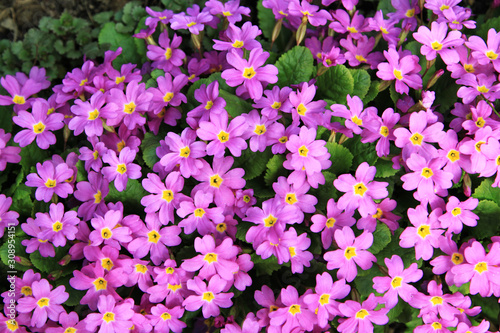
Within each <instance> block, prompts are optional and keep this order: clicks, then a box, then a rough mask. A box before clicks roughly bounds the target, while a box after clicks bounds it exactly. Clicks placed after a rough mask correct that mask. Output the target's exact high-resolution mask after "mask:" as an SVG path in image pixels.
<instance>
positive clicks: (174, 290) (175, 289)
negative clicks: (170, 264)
mask: <svg viewBox="0 0 500 333" xmlns="http://www.w3.org/2000/svg"><path fill="white" fill-rule="evenodd" d="M181 288H182V286H181V285H180V284H170V283H169V284H168V285H167V289H170V290H172V291H173V292H176V291H177V290H179V289H181Z"/></svg>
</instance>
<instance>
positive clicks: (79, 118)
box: [68, 90, 106, 137]
mask: <svg viewBox="0 0 500 333" xmlns="http://www.w3.org/2000/svg"><path fill="white" fill-rule="evenodd" d="M105 102H106V95H104V94H103V93H102V92H101V91H100V90H98V91H97V92H96V93H95V94H93V95H92V97H90V101H88V102H83V101H82V100H80V99H76V100H75V105H73V106H72V107H71V112H72V113H73V114H74V117H73V118H72V119H71V120H70V121H69V124H68V127H69V129H70V130H73V131H74V133H75V135H80V134H81V133H82V132H83V131H84V130H85V134H86V135H87V136H88V137H91V136H101V135H102V131H103V126H102V123H103V119H102V118H101V116H100V114H101V108H102V107H103V105H104V103H105Z"/></svg>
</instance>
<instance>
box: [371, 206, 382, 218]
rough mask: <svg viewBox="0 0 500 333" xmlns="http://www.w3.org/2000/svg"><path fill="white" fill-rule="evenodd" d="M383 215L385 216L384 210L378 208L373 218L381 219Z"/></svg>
mask: <svg viewBox="0 0 500 333" xmlns="http://www.w3.org/2000/svg"><path fill="white" fill-rule="evenodd" d="M383 215H384V212H383V211H382V209H380V208H377V212H376V213H375V214H373V215H372V217H373V218H374V219H380V218H381V217H382V216H383Z"/></svg>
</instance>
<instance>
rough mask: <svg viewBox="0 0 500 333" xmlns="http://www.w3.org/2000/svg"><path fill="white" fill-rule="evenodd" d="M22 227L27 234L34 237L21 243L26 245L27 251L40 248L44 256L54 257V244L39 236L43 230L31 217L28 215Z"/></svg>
mask: <svg viewBox="0 0 500 333" xmlns="http://www.w3.org/2000/svg"><path fill="white" fill-rule="evenodd" d="M21 229H23V231H24V232H25V233H26V234H27V235H29V236H32V237H33V238H31V239H24V240H22V241H21V244H22V245H24V246H26V253H33V252H35V251H36V250H38V251H39V252H40V255H41V256H42V257H54V256H55V255H56V252H55V250H54V245H52V243H49V242H48V240H47V239H43V238H39V237H38V236H39V235H40V233H41V232H42V230H41V229H40V227H39V226H38V224H37V223H36V222H35V220H33V219H32V218H31V217H28V219H27V220H26V223H23V224H21Z"/></svg>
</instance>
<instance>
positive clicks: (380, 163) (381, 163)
mask: <svg viewBox="0 0 500 333" xmlns="http://www.w3.org/2000/svg"><path fill="white" fill-rule="evenodd" d="M392 165H393V163H392V161H388V160H383V159H378V160H377V163H375V167H376V168H377V173H376V174H375V177H376V178H388V177H392V176H394V175H395V174H397V173H398V172H399V170H398V169H394V168H393V167H392Z"/></svg>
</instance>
